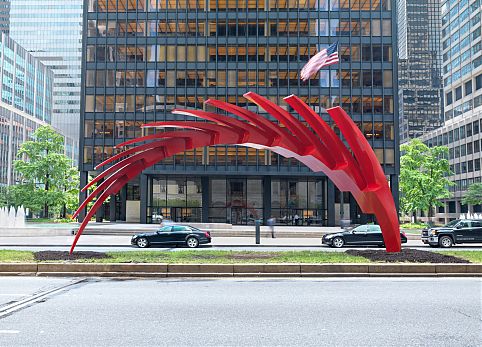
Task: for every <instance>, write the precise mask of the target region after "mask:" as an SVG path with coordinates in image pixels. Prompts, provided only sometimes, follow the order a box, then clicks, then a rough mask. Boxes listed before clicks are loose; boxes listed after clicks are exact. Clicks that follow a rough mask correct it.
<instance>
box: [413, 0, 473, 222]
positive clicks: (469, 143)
mask: <svg viewBox="0 0 482 347" xmlns="http://www.w3.org/2000/svg"><path fill="white" fill-rule="evenodd" d="M481 6H482V5H481V2H480V0H462V1H458V0H448V1H446V2H444V3H443V4H442V8H441V15H442V45H443V78H444V93H445V98H444V101H445V123H444V126H443V127H442V128H440V129H437V130H435V131H433V132H430V133H428V134H425V135H424V136H422V137H421V139H422V140H423V141H424V142H425V143H427V144H428V145H431V146H432V145H433V146H435V145H439V146H440V145H444V146H447V147H448V148H449V161H450V165H451V169H452V173H453V175H452V176H451V177H450V180H452V181H453V182H454V183H455V186H453V187H451V189H452V192H453V197H452V198H450V199H447V200H446V201H445V206H443V207H441V208H439V210H438V211H437V212H438V214H437V216H438V218H439V219H440V220H441V221H442V220H443V221H447V220H449V219H454V218H457V217H459V215H460V213H465V212H467V211H470V212H482V211H481V207H480V206H464V205H462V203H461V200H462V197H463V195H464V193H465V191H466V190H467V187H468V186H469V185H470V184H472V183H475V182H481V177H482V172H481V169H480V159H481V151H480V145H481V143H480V141H481V138H482V137H481V135H480V134H481V131H480V129H481V126H482V43H481V26H482V21H481V12H482V7H481Z"/></svg>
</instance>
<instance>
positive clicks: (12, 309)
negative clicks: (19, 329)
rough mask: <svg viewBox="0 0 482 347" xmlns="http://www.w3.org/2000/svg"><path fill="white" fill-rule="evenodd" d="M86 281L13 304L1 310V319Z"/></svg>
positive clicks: (76, 281)
mask: <svg viewBox="0 0 482 347" xmlns="http://www.w3.org/2000/svg"><path fill="white" fill-rule="evenodd" d="M84 281H86V279H85V278H82V279H80V280H74V281H72V282H70V283H68V284H64V285H62V286H59V287H55V288H53V289H50V290H47V291H44V292H41V293H38V294H35V295H32V296H31V297H28V298H26V299H23V300H20V301H17V302H14V303H13V304H10V305H7V306H4V307H1V308H0V319H2V318H3V317H5V316H8V315H9V314H12V313H14V312H16V311H19V310H21V309H23V308H25V307H27V306H29V305H31V304H33V303H35V302H36V301H39V300H40V299H43V298H45V297H47V296H50V295H53V294H56V293H59V292H61V291H63V290H65V289H66V288H68V287H71V286H74V285H76V284H79V283H81V282H84Z"/></svg>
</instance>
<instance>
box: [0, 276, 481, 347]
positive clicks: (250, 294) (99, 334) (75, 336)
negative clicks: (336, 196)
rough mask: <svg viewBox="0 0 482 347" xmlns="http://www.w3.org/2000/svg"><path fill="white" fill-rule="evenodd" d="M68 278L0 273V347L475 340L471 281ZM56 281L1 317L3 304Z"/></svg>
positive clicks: (475, 293) (477, 320) (477, 302)
mask: <svg viewBox="0 0 482 347" xmlns="http://www.w3.org/2000/svg"><path fill="white" fill-rule="evenodd" d="M72 281H73V279H58V278H34V277H24V278H21V277H5V278H1V281H0V293H1V294H0V346H133V345H135V346H148V345H150V346H152V345H165V346H220V345H223V346H240V345H242V346H255V345H256V346H261V345H263V346H274V345H277V346H280V345H283V346H299V345H304V346H321V345H323V346H354V345H362V346H366V345H376V346H414V345H431V346H480V345H481V343H482V316H481V314H482V309H481V308H482V298H481V297H482V282H481V280H480V279H456V278H444V279H434V278H400V279H389V278H384V279H362V278H345V279H342V278H340V279H276V278H273V279H249V278H246V279H221V280H218V279H199V280H193V279H176V280H166V279H163V280H144V279H140V280H111V279H86V280H85V281H83V282H80V283H76V282H72ZM65 286H66V287H65ZM55 288H62V289H60V291H54V292H53V294H51V295H47V296H44V297H41V298H39V299H38V302H34V303H30V304H29V305H30V306H27V307H23V308H21V309H19V310H13V311H12V312H10V313H9V314H8V315H6V316H5V315H4V314H2V312H3V311H4V310H5V307H6V305H7V303H9V304H10V305H11V304H12V302H15V301H20V300H22V299H25V298H30V297H31V295H32V294H34V293H35V294H36V295H41V294H42V292H45V291H52V290H55Z"/></svg>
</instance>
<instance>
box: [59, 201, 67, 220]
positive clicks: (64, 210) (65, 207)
mask: <svg viewBox="0 0 482 347" xmlns="http://www.w3.org/2000/svg"><path fill="white" fill-rule="evenodd" d="M60 217H61V218H67V206H66V205H65V204H64V205H63V206H62V213H61V216H60Z"/></svg>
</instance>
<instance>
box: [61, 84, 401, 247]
mask: <svg viewBox="0 0 482 347" xmlns="http://www.w3.org/2000/svg"><path fill="white" fill-rule="evenodd" d="M244 97H245V98H246V99H248V100H249V101H251V102H253V103H255V104H256V105H258V106H260V107H261V108H263V109H264V110H265V111H266V112H268V113H269V114H270V115H272V116H273V117H274V118H275V119H276V120H278V122H279V123H280V125H282V126H280V125H278V124H275V123H273V122H270V121H269V120H268V119H266V118H264V117H262V116H261V115H258V114H256V113H254V112H251V111H249V110H246V109H244V108H241V107H238V106H235V105H232V104H229V103H226V102H222V101H218V100H211V99H209V100H207V101H206V103H207V104H209V105H211V106H214V107H216V108H218V109H221V110H223V111H226V112H228V113H231V114H234V115H236V116H238V117H239V118H241V119H243V120H244V121H241V120H239V119H236V118H233V117H228V116H224V115H220V114H216V113H211V112H205V111H199V110H180V109H176V110H174V111H173V112H172V113H174V114H182V115H187V116H193V117H197V118H202V119H204V120H206V121H208V122H198V121H162V122H154V123H149V124H144V125H143V127H144V128H148V127H154V128H180V129H183V130H181V131H172V132H163V133H156V134H153V135H148V136H143V137H139V138H136V139H133V140H129V141H126V142H124V143H121V144H119V145H117V146H116V147H117V148H119V147H124V146H127V145H132V144H137V143H140V142H145V143H144V144H142V145H139V146H136V147H132V148H129V149H126V150H124V151H123V152H121V153H119V154H116V155H114V156H112V157H111V158H109V159H107V160H105V161H104V162H102V163H101V164H99V165H97V166H96V169H98V168H100V167H103V166H105V165H107V164H111V163H114V162H115V163H114V164H113V165H112V166H110V167H109V168H107V169H106V170H105V171H103V172H102V173H100V174H99V175H98V176H96V177H95V178H94V179H93V180H92V181H91V182H90V183H88V184H87V185H86V186H85V187H84V188H83V189H82V190H83V191H86V190H87V189H89V188H90V187H92V186H93V185H94V184H96V183H99V185H98V186H97V187H96V188H95V189H94V190H93V191H92V192H91V193H90V194H89V195H88V196H87V198H86V199H85V200H84V202H83V203H82V204H81V205H80V207H79V208H78V210H77V211H76V212H75V214H74V216H73V218H76V217H77V216H78V215H79V213H80V211H81V210H83V209H84V208H86V206H87V204H88V203H89V202H91V201H93V200H94V199H95V202H94V204H93V206H92V207H91V208H90V210H88V211H87V214H86V216H85V218H84V220H83V221H82V223H81V225H80V228H79V231H78V232H77V234H76V236H75V239H74V242H73V243H72V247H71V249H70V253H72V252H73V250H74V248H75V245H76V244H77V241H78V240H79V237H80V235H82V232H83V230H84V228H85V227H86V225H87V223H88V222H89V220H90V219H91V218H92V216H93V215H94V214H95V213H96V211H97V210H98V209H99V207H101V205H102V204H103V203H104V201H105V200H106V199H107V197H109V195H112V194H116V193H117V192H119V190H120V189H121V188H122V187H123V186H124V185H125V184H126V183H127V182H129V181H130V180H131V179H133V178H135V177H136V176H137V175H139V174H140V173H141V172H142V171H143V170H144V169H146V168H148V167H150V166H152V165H154V164H156V163H157V162H159V161H161V160H163V159H164V158H167V157H170V156H173V155H174V154H178V153H182V152H184V151H187V150H191V149H194V148H198V147H204V146H213V145H242V146H247V147H252V148H257V149H268V150H270V151H273V152H275V153H278V154H280V155H282V156H284V157H287V158H296V159H298V160H299V161H301V162H302V163H303V164H305V165H306V166H308V167H309V168H310V169H311V170H313V171H315V172H320V171H321V172H323V173H325V174H326V175H327V176H328V177H329V178H330V179H331V180H332V181H333V183H334V184H335V185H336V186H337V187H338V189H340V190H341V191H345V192H350V193H351V194H352V195H353V197H354V198H355V200H356V201H357V203H358V205H359V206H360V208H361V210H362V211H363V212H364V213H372V214H375V216H376V218H377V220H378V222H379V223H380V227H381V229H382V233H383V239H384V242H385V245H386V249H387V251H388V252H399V251H400V249H401V244H400V231H399V224H398V215H397V211H396V208H395V203H394V201H393V197H392V194H391V192H390V189H389V186H388V182H387V179H386V177H385V174H384V173H383V170H382V167H381V166H380V164H379V162H378V160H377V158H376V156H375V153H374V152H373V150H372V148H371V146H370V144H369V143H368V141H367V140H366V139H365V137H364V135H363V134H362V132H361V131H360V129H358V127H357V126H356V124H355V123H354V122H353V121H352V119H351V118H350V117H349V116H348V115H347V114H346V113H345V111H343V109H342V108H340V107H333V108H330V109H328V110H327V112H328V114H329V115H330V116H331V118H332V119H333V120H334V122H335V123H336V125H337V126H338V128H339V129H340V131H341V134H342V135H343V137H344V138H345V140H346V142H347V144H348V146H349V148H350V150H351V152H352V153H350V150H349V149H348V148H347V146H346V145H345V144H344V143H343V142H342V140H341V139H340V138H339V137H338V136H337V135H336V134H335V132H334V131H333V129H331V127H330V126H329V125H328V124H327V123H326V122H325V121H323V119H322V118H321V117H320V116H319V115H318V114H317V113H315V111H314V110H313V109H311V108H310V107H309V106H308V105H307V104H305V103H304V102H303V101H302V100H301V99H300V98H298V97H297V96H296V95H290V96H288V97H286V98H284V101H285V102H286V103H288V105H290V106H291V107H292V108H293V109H294V110H295V111H296V112H297V113H298V114H299V115H300V116H301V118H303V120H304V121H306V123H307V124H308V125H309V126H310V127H311V129H310V128H309V127H307V126H306V125H305V124H303V123H302V122H300V121H299V120H298V119H297V118H295V117H293V116H292V115H291V114H290V113H289V112H287V111H286V110H284V109H283V108H281V107H279V106H278V105H276V104H274V103H273V102H271V101H269V100H267V99H266V98H263V97H261V96H259V95H257V94H255V93H253V92H249V93H246V94H244ZM101 180H103V181H101Z"/></svg>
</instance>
